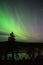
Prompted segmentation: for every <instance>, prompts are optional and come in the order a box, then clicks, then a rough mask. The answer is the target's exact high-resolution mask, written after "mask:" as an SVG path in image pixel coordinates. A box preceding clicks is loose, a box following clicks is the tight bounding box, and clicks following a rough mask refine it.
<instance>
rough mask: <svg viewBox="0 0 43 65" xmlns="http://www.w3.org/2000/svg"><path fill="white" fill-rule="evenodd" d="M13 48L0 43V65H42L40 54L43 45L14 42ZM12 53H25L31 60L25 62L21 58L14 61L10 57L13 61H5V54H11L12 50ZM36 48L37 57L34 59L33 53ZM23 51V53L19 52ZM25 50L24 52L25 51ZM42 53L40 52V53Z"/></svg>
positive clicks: (42, 57)
mask: <svg viewBox="0 0 43 65" xmlns="http://www.w3.org/2000/svg"><path fill="white" fill-rule="evenodd" d="M12 44H13V46H12V45H11V44H10V43H8V42H0V65H1V64H4V65H8V64H9V65H19V64H20V65H43V54H42V55H41V53H42V52H43V43H24V42H14V43H12ZM12 48H13V49H14V51H16V53H18V52H19V50H20V53H22V52H26V51H27V52H26V53H28V54H30V56H31V54H32V57H31V59H29V58H28V59H27V60H25V58H23V60H18V61H16V60H14V58H13V57H12V59H13V60H7V58H6V54H8V53H10V52H11V53H12V54H13V52H12V51H13V49H12ZM37 48H38V56H37V57H36V58H34V53H35V52H37V50H36V49H37ZM21 49H22V50H24V51H21ZM25 50H26V51H25ZM41 51H42V52H41ZM3 54H4V55H5V59H4V60H1V56H2V55H3Z"/></svg>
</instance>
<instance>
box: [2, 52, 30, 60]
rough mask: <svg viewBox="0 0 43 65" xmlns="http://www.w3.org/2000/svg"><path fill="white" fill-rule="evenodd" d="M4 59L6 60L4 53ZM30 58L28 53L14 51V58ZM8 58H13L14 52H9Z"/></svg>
mask: <svg viewBox="0 0 43 65" xmlns="http://www.w3.org/2000/svg"><path fill="white" fill-rule="evenodd" d="M1 58H2V60H4V58H5V57H4V55H2V57H1ZM28 58H29V59H30V57H29V55H28V54H27V53H14V60H22V59H28ZM7 60H12V54H11V53H9V54H7Z"/></svg>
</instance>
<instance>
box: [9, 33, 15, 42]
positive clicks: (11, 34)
mask: <svg viewBox="0 0 43 65" xmlns="http://www.w3.org/2000/svg"><path fill="white" fill-rule="evenodd" d="M8 41H9V42H15V35H14V33H13V32H11V33H10V37H8Z"/></svg>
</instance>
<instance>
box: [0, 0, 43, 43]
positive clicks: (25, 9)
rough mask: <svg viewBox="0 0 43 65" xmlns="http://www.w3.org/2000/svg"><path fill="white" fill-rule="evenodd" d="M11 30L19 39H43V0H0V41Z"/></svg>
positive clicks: (5, 38) (4, 39) (5, 37)
mask: <svg viewBox="0 0 43 65" xmlns="http://www.w3.org/2000/svg"><path fill="white" fill-rule="evenodd" d="M10 32H14V34H15V37H16V40H19V41H35V42H36V41H43V0H2V1H0V41H2V40H3V41H6V40H7V38H8V36H9V34H10Z"/></svg>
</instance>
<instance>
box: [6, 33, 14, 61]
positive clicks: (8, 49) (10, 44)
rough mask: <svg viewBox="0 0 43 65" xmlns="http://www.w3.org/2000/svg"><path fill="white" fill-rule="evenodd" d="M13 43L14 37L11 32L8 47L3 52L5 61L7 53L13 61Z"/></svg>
mask: <svg viewBox="0 0 43 65" xmlns="http://www.w3.org/2000/svg"><path fill="white" fill-rule="evenodd" d="M14 43H15V35H14V33H13V32H11V33H10V36H9V37H8V47H7V50H6V52H5V60H6V57H7V53H8V51H11V52H12V60H14Z"/></svg>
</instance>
